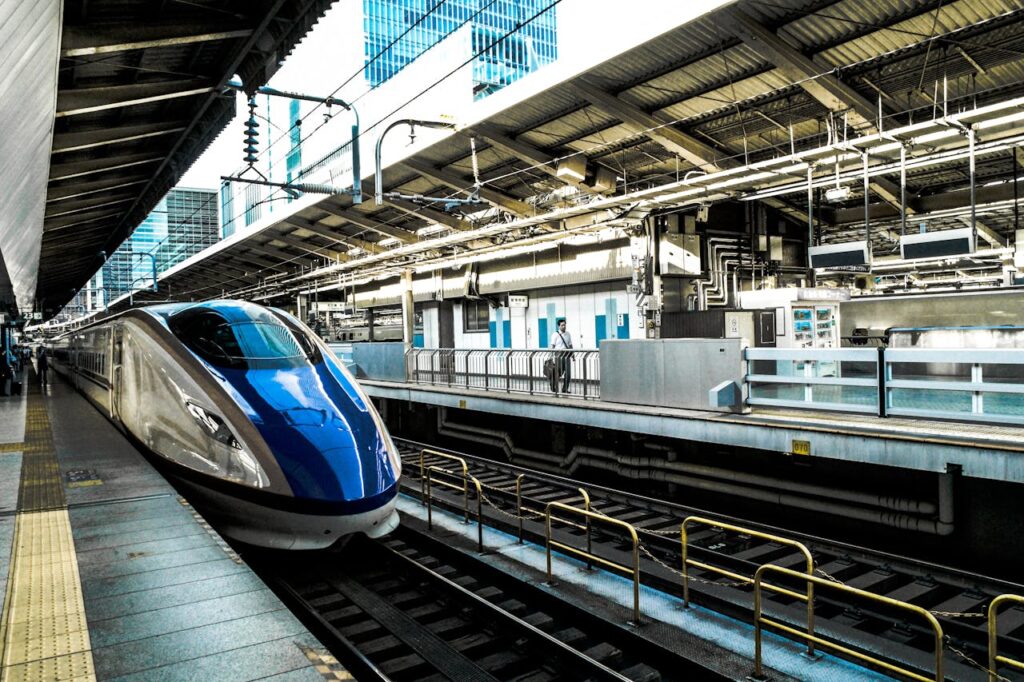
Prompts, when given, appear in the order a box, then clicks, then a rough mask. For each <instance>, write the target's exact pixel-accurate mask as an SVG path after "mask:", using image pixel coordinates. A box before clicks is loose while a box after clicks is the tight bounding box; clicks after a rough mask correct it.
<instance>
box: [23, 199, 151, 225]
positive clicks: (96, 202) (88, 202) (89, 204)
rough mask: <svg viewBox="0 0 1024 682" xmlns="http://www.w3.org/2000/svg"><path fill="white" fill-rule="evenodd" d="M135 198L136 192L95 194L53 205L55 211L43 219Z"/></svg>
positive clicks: (112, 204)
mask: <svg viewBox="0 0 1024 682" xmlns="http://www.w3.org/2000/svg"><path fill="white" fill-rule="evenodd" d="M134 198H135V195H134V194H127V195H126V194H104V195H101V196H93V197H91V198H89V199H82V200H79V201H76V202H73V203H67V204H61V205H60V206H52V207H50V208H52V209H53V212H52V213H46V214H45V215H44V216H43V220H49V219H51V218H59V217H60V216H66V215H72V214H74V213H81V212H82V211H91V210H94V209H97V208H103V207H105V206H116V205H118V204H123V203H125V202H128V201H131V200H133V199H134Z"/></svg>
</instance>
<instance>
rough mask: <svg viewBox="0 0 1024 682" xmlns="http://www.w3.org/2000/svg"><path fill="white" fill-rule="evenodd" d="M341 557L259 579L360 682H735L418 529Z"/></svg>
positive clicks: (272, 570)
mask: <svg viewBox="0 0 1024 682" xmlns="http://www.w3.org/2000/svg"><path fill="white" fill-rule="evenodd" d="M321 556H322V557H326V556H328V555H321ZM335 556H336V558H337V559H339V561H316V562H309V564H308V565H304V566H301V567H298V570H296V567H295V566H294V565H293V564H292V563H291V562H287V563H285V562H282V563H281V564H280V565H279V566H276V567H274V566H270V565H267V564H264V565H263V566H261V567H260V568H259V570H261V572H263V573H264V575H265V576H268V577H270V578H271V582H272V583H274V584H275V585H276V586H277V588H278V589H279V591H280V592H282V593H283V594H284V595H285V596H286V597H287V598H288V599H289V601H291V602H292V605H293V607H296V608H297V611H298V612H299V613H300V614H303V615H304V616H305V618H306V620H307V622H309V621H312V626H313V627H312V629H313V630H314V631H317V634H318V635H319V636H320V637H321V639H322V641H324V642H325V643H327V644H328V646H329V648H330V649H331V650H332V652H333V653H334V654H335V656H336V657H337V658H338V659H339V661H341V662H342V663H343V664H344V665H345V666H346V667H347V668H348V670H349V671H350V672H351V673H352V674H353V675H355V676H356V678H357V679H359V680H394V681H396V682H400V681H404V680H410V681H411V680H416V681H420V680H446V679H449V680H460V681H462V680H467V681H475V680H486V681H493V680H531V681H536V682H543V681H545V680H602V681H603V680H613V681H625V680H636V681H639V682H658V681H659V680H682V679H701V680H705V679H707V680H715V679H727V678H724V677H720V676H719V675H717V674H715V673H713V672H711V671H709V670H707V669H705V668H703V667H701V666H700V665H697V664H694V663H692V662H689V661H687V660H686V659H685V658H683V657H681V656H679V655H678V654H674V653H672V652H670V651H668V650H665V649H660V648H658V647H657V646H655V645H652V644H651V643H650V642H649V641H648V640H646V639H644V638H643V637H641V636H639V635H638V634H637V633H635V632H632V631H631V630H630V629H629V628H627V627H622V626H619V625H616V624H614V623H610V622H609V621H608V620H606V619H603V618H601V617H599V616H596V615H594V614H593V613H590V612H588V611H586V610H584V609H581V608H580V607H578V606H575V605H573V604H571V603H567V602H566V601H564V600H562V599H560V598H559V597H558V596H556V595H554V594H552V593H551V592H549V591H546V590H544V589H542V588H541V587H539V586H537V585H535V584H530V583H529V582H526V581H523V580H521V579H517V578H515V577H512V576H509V575H507V574H504V573H502V572H501V571H497V570H495V569H493V568H489V567H487V566H486V565H485V564H483V563H482V562H480V561H479V559H478V558H474V557H473V556H472V555H471V554H466V553H464V552H461V551H459V550H458V549H455V548H453V547H451V546H449V545H448V544H446V543H443V542H440V541H438V540H437V539H434V538H432V537H430V536H428V535H424V534H422V533H420V532H418V531H416V530H414V529H412V528H410V527H403V528H400V529H399V530H397V531H395V532H394V533H392V534H391V535H389V536H388V537H387V538H385V539H382V540H379V541H370V540H365V539H360V540H354V541H353V542H352V543H350V544H349V545H348V546H347V547H346V548H345V550H344V552H342V553H340V554H337V555H335Z"/></svg>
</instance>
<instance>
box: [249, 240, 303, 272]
mask: <svg viewBox="0 0 1024 682" xmlns="http://www.w3.org/2000/svg"><path fill="white" fill-rule="evenodd" d="M243 246H244V247H245V248H246V250H247V251H252V253H255V254H263V255H265V256H268V257H269V258H271V259H273V260H267V259H266V258H261V257H260V256H254V255H252V254H250V253H238V252H233V253H232V254H231V258H233V259H235V260H240V261H242V262H243V263H249V264H250V265H254V266H256V267H258V268H261V269H263V270H274V271H276V272H288V271H289V270H288V268H287V267H285V266H286V265H287V264H286V263H284V262H283V261H286V260H296V257H295V256H292V255H291V254H288V253H285V252H284V251H278V250H277V249H275V248H273V247H262V246H254V245H252V244H243ZM305 258H306V256H298V259H305Z"/></svg>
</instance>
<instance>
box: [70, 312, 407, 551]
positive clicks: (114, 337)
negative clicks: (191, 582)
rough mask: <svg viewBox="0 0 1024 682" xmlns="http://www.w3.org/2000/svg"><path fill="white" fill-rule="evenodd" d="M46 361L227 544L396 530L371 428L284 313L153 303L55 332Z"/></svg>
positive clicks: (388, 459)
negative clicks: (185, 497) (184, 496)
mask: <svg viewBox="0 0 1024 682" xmlns="http://www.w3.org/2000/svg"><path fill="white" fill-rule="evenodd" d="M50 354H51V366H52V367H53V368H54V369H55V370H56V371H57V372H59V373H61V374H63V375H65V376H66V377H67V378H68V379H69V381H70V382H71V383H72V384H73V385H74V386H76V387H77V388H78V389H79V390H80V391H81V392H82V393H83V394H85V395H86V397H88V398H89V400H90V401H92V402H93V403H94V404H95V405H96V406H97V407H98V408H99V409H100V410H101V411H102V412H103V413H104V414H105V415H107V416H108V417H109V418H110V419H111V421H113V422H114V423H115V425H117V426H118V427H119V428H121V429H122V430H123V431H124V432H125V433H126V434H128V435H129V437H130V438H131V439H132V440H133V441H135V442H136V443H137V444H138V445H139V446H140V447H141V448H142V449H143V450H144V451H145V452H146V453H147V455H148V456H150V458H151V459H152V460H153V461H154V463H155V464H156V465H157V467H158V468H159V469H161V471H163V472H164V473H165V474H167V475H168V476H170V477H171V478H173V479H174V480H175V482H176V483H178V484H179V486H180V487H182V488H183V489H184V490H185V491H186V492H187V494H188V496H189V497H190V498H191V499H193V500H194V501H195V503H196V506H197V508H199V509H200V510H201V511H202V512H203V513H204V515H205V516H207V517H208V518H209V520H210V521H211V522H212V523H213V524H214V525H215V526H216V527H217V528H218V530H220V531H222V532H224V533H225V534H226V535H228V536H230V537H233V538H236V539H238V540H241V541H243V542H247V543H250V544H254V545H259V546H264V547H272V548H279V549H318V548H324V547H327V546H330V545H332V544H333V543H335V542H336V541H337V540H339V539H340V538H343V537H346V536H350V535H352V534H354V533H359V532H362V533H366V534H367V535H369V536H371V537H379V536H381V535H384V534H386V533H387V532H389V531H390V530H392V529H393V528H394V527H395V526H396V525H397V524H398V512H397V511H396V510H395V503H396V497H397V492H398V478H399V476H400V474H401V464H400V460H399V458H398V453H397V451H396V449H395V447H394V444H393V443H392V441H391V438H390V436H389V435H388V433H387V430H386V429H385V427H384V424H383V421H382V420H381V418H380V416H379V415H378V414H377V412H376V410H375V409H374V407H373V405H372V404H371V402H370V400H369V398H368V397H367V396H366V394H365V393H364V392H363V391H362V390H361V388H360V387H359V386H358V384H357V383H356V381H355V379H353V377H352V376H351V375H350V374H349V373H348V372H347V370H345V368H344V367H343V366H342V364H341V363H340V362H339V361H338V360H337V359H336V358H335V357H334V355H333V353H332V352H331V351H330V350H329V349H328V348H327V347H326V346H325V345H324V344H323V343H322V342H321V341H320V340H319V339H318V338H317V337H316V335H315V334H313V333H312V332H311V331H310V330H309V329H308V328H306V327H305V326H304V325H302V324H301V323H300V322H299V321H298V320H296V319H295V318H294V317H292V316H290V315H288V314H287V313H284V312H281V311H277V310H273V309H268V308H263V307H261V306H258V305H255V304H251V303H245V302H240V301H213V302H204V303H196V304H168V305H159V306H152V307H149V308H142V309H135V310H131V311H128V312H125V313H122V314H120V315H118V316H116V317H113V318H109V319H107V320H104V321H102V322H99V323H96V324H93V325H90V326H87V327H83V328H82V329H79V330H77V331H75V332H72V333H69V334H66V335H64V336H63V337H59V338H58V339H56V340H54V341H53V342H52V343H51V346H50Z"/></svg>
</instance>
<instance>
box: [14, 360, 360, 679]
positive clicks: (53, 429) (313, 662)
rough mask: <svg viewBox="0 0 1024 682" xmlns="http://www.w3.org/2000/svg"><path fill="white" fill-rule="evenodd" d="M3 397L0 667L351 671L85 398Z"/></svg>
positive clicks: (56, 673) (277, 673)
mask: <svg viewBox="0 0 1024 682" xmlns="http://www.w3.org/2000/svg"><path fill="white" fill-rule="evenodd" d="M29 373H30V374H32V376H31V377H27V378H26V381H25V388H26V391H25V393H26V395H23V396H16V397H11V398H3V399H0V595H3V596H2V600H3V610H2V617H0V660H2V669H0V679H2V680H4V682H7V681H10V682H15V681H21V680H26V681H27V680H110V679H118V680H133V679H138V680H142V679H145V680H185V679H207V680H213V679H232V680H256V679H260V680H264V679H265V680H275V681H276V682H284V681H286V680H287V681H289V682H291V681H299V680H311V681H312V680H323V679H325V677H329V678H330V679H351V677H350V676H349V675H348V673H347V672H346V671H345V670H343V669H342V668H341V666H339V665H338V664H337V662H336V661H335V660H334V659H333V658H332V657H330V655H329V654H328V653H327V651H326V650H325V649H324V648H323V647H322V645H321V644H320V642H319V641H318V640H317V639H316V638H315V637H314V636H313V635H311V634H310V633H309V632H308V631H307V630H306V628H305V627H304V626H303V625H302V624H301V623H300V622H299V621H298V620H297V619H296V618H295V617H294V616H293V615H292V614H291V613H290V612H289V611H288V610H287V609H286V608H285V607H284V605H283V604H282V603H281V602H280V601H279V600H278V598H277V597H276V596H275V595H274V593H273V592H271V590H270V589H269V588H268V587H267V586H266V585H264V584H263V582H262V581H261V580H260V579H259V578H258V577H257V576H256V575H255V574H254V573H253V572H252V571H251V570H250V568H249V567H248V566H246V564H245V563H244V562H243V561H242V560H241V558H240V557H239V556H238V555H237V554H236V553H235V552H234V551H233V550H232V549H231V548H230V547H229V546H228V545H227V544H226V543H225V542H224V540H223V539H221V538H220V536H219V535H218V534H217V533H216V532H215V531H214V530H213V529H212V528H210V527H209V526H208V525H207V524H206V523H205V521H204V520H203V519H202V517H201V516H200V515H199V514H198V513H197V512H196V511H195V510H194V509H193V508H192V507H191V506H190V505H189V504H188V502H187V501H186V500H185V499H183V498H181V497H180V496H179V495H178V494H177V493H176V492H175V490H174V489H173V488H172V487H171V485H170V484H169V483H168V482H167V481H166V480H164V479H163V478H162V477H161V476H160V475H159V474H158V473H157V472H156V470H155V469H154V468H153V467H152V466H151V465H150V464H149V463H148V462H147V461H146V460H145V458H144V457H143V456H142V454H141V453H139V452H138V451H137V450H136V449H135V448H134V447H132V445H131V444H129V442H128V441H127V440H125V438H124V437H123V436H122V435H121V434H120V433H119V432H118V431H117V430H116V429H115V427H114V426H112V425H111V424H110V422H108V421H107V420H106V419H104V418H103V416H102V415H101V414H100V413H99V412H97V411H96V410H95V409H94V408H93V407H92V406H91V405H90V404H89V403H88V402H86V400H85V399H84V398H82V397H81V396H80V395H79V394H77V393H75V392H74V391H73V390H72V389H71V388H70V387H68V386H67V385H66V384H64V383H63V382H61V381H60V380H59V379H57V378H56V377H55V376H54V375H53V374H52V373H51V377H50V379H51V381H50V385H49V387H48V388H45V389H44V388H42V387H41V386H40V384H39V382H38V380H36V377H35V375H34V373H33V372H32V370H31V368H30V369H29Z"/></svg>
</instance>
